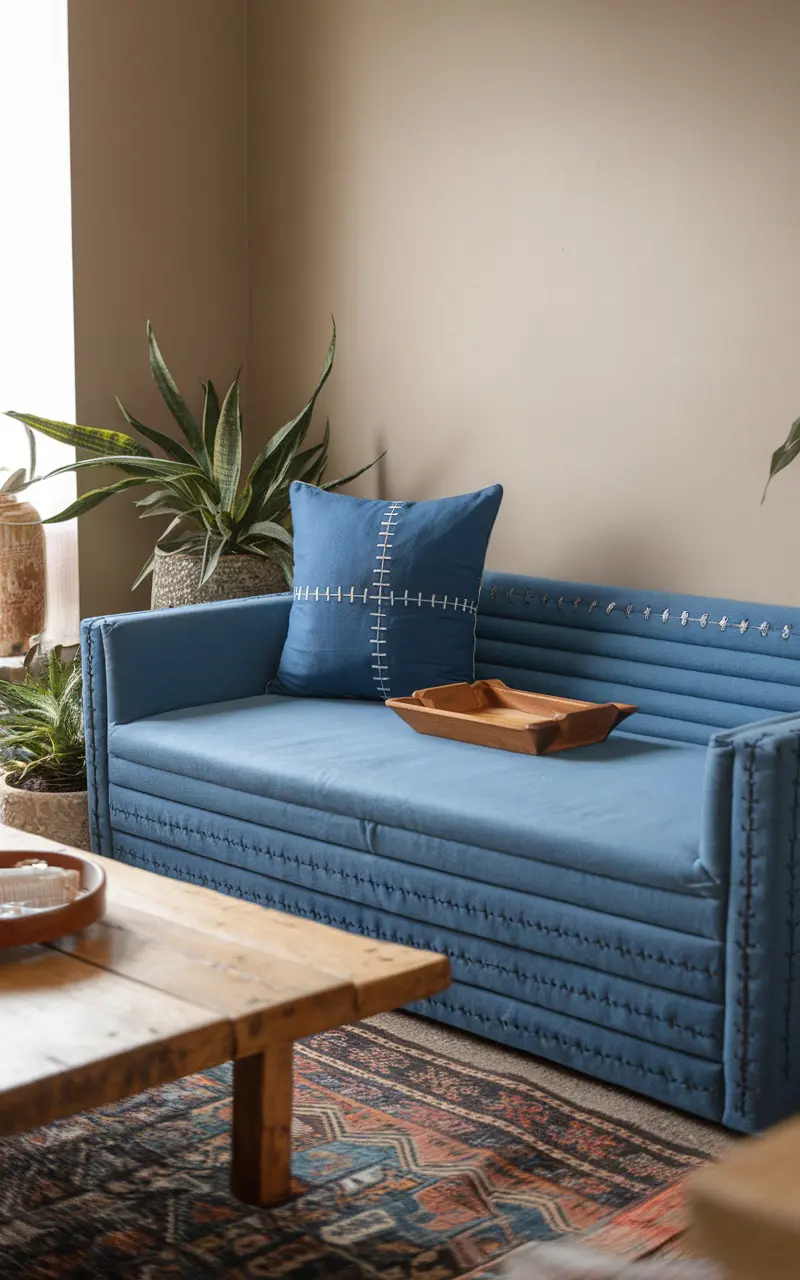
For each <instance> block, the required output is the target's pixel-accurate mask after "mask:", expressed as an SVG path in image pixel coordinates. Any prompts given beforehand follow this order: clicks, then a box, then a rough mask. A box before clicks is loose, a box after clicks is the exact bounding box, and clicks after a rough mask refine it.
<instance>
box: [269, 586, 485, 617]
mask: <svg viewBox="0 0 800 1280" xmlns="http://www.w3.org/2000/svg"><path fill="white" fill-rule="evenodd" d="M377 586H378V584H377V583H373V590H372V591H371V589H370V588H369V587H341V586H339V587H295V589H294V598H295V600H326V601H331V600H333V601H335V602H337V603H339V604H342V603H349V604H377V605H378V608H379V609H380V608H381V607H382V606H383V605H385V604H391V605H398V604H402V605H405V606H406V607H407V606H408V605H410V604H411V605H417V607H418V608H421V607H422V605H429V606H430V607H431V609H439V608H441V609H454V610H459V609H460V610H461V612H462V613H477V611H478V606H477V604H476V602H475V601H474V600H467V599H466V597H465V598H464V599H463V600H462V599H461V598H460V597H459V596H453V597H452V598H451V597H450V596H441V597H440V596H436V595H430V596H426V595H423V594H422V592H421V591H408V590H405V591H393V590H392V589H391V587H390V588H389V589H388V590H386V589H385V588H384V589H379V590H377V591H375V590H374V588H376V587H377Z"/></svg>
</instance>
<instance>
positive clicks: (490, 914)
mask: <svg viewBox="0 0 800 1280" xmlns="http://www.w3.org/2000/svg"><path fill="white" fill-rule="evenodd" d="M110 812H111V813H112V814H116V815H118V816H119V817H121V818H133V819H134V820H136V821H145V822H151V823H153V824H154V825H155V826H160V827H166V828H167V830H169V831H181V832H183V833H184V835H189V836H203V835H205V834H207V833H205V832H202V831H198V830H197V829H196V828H192V827H187V826H185V825H184V824H182V823H179V822H170V821H168V820H167V819H165V818H155V817H146V816H145V815H143V814H141V813H134V812H132V811H131V810H130V809H122V808H120V806H119V805H111V806H110ZM144 838H145V839H146V838H147V837H144ZM213 839H214V840H215V841H217V842H218V843H220V844H227V845H230V846H232V847H233V848H236V849H242V850H244V851H245V852H249V853H260V854H263V853H264V852H265V850H264V849H263V848H259V846H258V845H254V844H248V843H247V842H246V841H243V840H234V839H233V838H232V837H230V836H226V835H222V834H220V835H214V837H213ZM267 852H268V853H269V856H270V857H271V858H274V859H275V860H276V861H278V862H282V863H284V864H286V863H290V864H291V865H293V866H296V867H298V869H299V868H301V867H305V868H306V869H307V870H308V871H324V872H325V873H326V874H327V875H332V876H339V878H340V879H342V880H350V881H352V882H353V883H354V884H368V885H369V886H370V887H371V888H373V889H383V890H384V891H385V892H386V893H388V894H399V895H400V896H401V897H403V898H414V899H416V901H418V902H433V903H435V904H436V906H440V907H449V908H450V910H452V911H462V912H464V913H465V914H466V915H482V916H484V917H485V918H486V919H487V920H500V921H501V922H502V923H503V924H517V925H523V926H524V927H525V928H526V929H535V930H536V932H537V933H544V934H547V935H549V936H552V937H556V938H569V939H570V941H573V942H579V943H581V944H582V945H584V946H590V947H598V948H599V949H600V950H601V951H614V952H616V954H617V955H620V956H622V957H624V958H629V957H632V958H634V959H636V960H650V961H652V962H653V963H654V964H659V965H663V966H665V967H667V968H670V969H683V970H684V972H686V973H697V974H702V975H703V976H704V977H708V978H716V977H717V976H718V974H717V970H716V969H711V968H709V967H708V966H702V965H693V964H690V963H689V962H688V961H687V960H673V959H672V957H671V956H657V955H654V954H653V953H652V952H649V951H645V950H644V949H643V948H639V949H638V950H636V949H634V948H633V947H623V946H620V944H619V943H611V942H606V941H605V940H604V939H603V938H586V937H584V936H583V935H582V934H580V933H575V932H574V931H572V930H569V929H560V928H552V927H551V926H550V925H546V924H543V923H542V922H541V920H526V919H525V918H524V917H517V918H516V919H514V918H513V917H512V916H507V915H505V914H504V913H503V912H502V911H487V910H486V908H485V907H484V908H481V907H473V906H470V905H469V903H458V902H450V901H449V900H448V899H447V898H434V897H432V896H431V895H430V894H427V893H418V892H416V891H415V890H413V889H403V888H401V887H400V886H399V885H390V884H386V883H384V882H382V881H380V880H373V879H372V877H371V876H359V875H356V874H355V873H354V872H352V871H340V870H337V869H336V868H335V867H328V866H326V865H325V864H324V863H312V862H304V861H303V860H302V859H301V858H299V857H297V856H296V855H291V854H286V853H279V852H277V851H272V850H268V851H267ZM197 856H198V857H202V856H203V855H202V854H198V855H197Z"/></svg>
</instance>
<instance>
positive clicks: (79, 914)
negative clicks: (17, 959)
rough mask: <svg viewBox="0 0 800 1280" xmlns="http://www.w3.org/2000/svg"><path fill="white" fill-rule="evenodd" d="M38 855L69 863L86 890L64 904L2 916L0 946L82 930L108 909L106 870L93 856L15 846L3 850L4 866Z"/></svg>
mask: <svg viewBox="0 0 800 1280" xmlns="http://www.w3.org/2000/svg"><path fill="white" fill-rule="evenodd" d="M28 858H37V859H38V860H40V861H42V862H46V863H47V864H48V866H51V867H66V868H67V870H69V871H79V872H80V877H81V889H84V890H85V891H86V892H84V893H82V894H81V895H80V897H79V898H76V899H75V901H74V902H69V903H67V904H66V906H63V907H46V908H45V909H44V910H43V911H32V912H30V914H28V915H23V916H0V948H2V947H24V946H28V945H29V944H30V943H32V942H54V941H55V940H56V938H64V937H66V935H67V934H69V933H79V932H80V930H81V929H86V928H88V927H89V925H90V924H94V923H95V921H96V920H100V919H101V918H102V917H103V915H104V914H105V909H106V873H105V871H104V870H103V868H102V867H99V866H98V865H97V863H96V862H93V861H92V859H91V858H88V857H85V856H84V855H83V854H82V853H75V852H69V853H66V852H64V853H62V852H60V851H59V852H55V851H50V850H48V851H47V852H46V853H39V852H35V851H34V852H31V853H25V852H24V850H21V849H15V850H13V851H11V852H7V851H3V850H0V868H7V867H15V866H16V865H17V863H18V862H22V861H25V860H27V859H28Z"/></svg>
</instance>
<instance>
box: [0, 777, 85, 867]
mask: <svg viewBox="0 0 800 1280" xmlns="http://www.w3.org/2000/svg"><path fill="white" fill-rule="evenodd" d="M0 822H4V823H5V824H6V826H9V827H19V829H20V831H28V832H30V834H31V835H33V836H47V837H48V838H49V839H50V840H57V841H58V843H59V844H68V845H72V847H73V849H88V848H89V797H88V795H87V793H86V792H85V791H21V790H20V788H19V787H10V786H9V785H8V783H7V782H6V780H5V777H4V776H3V774H0Z"/></svg>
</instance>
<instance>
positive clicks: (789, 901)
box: [715, 715, 800, 1128]
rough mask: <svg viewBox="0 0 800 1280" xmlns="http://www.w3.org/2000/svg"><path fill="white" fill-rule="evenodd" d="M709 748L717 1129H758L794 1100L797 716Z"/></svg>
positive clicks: (799, 834) (799, 900)
mask: <svg viewBox="0 0 800 1280" xmlns="http://www.w3.org/2000/svg"><path fill="white" fill-rule="evenodd" d="M720 740H722V741H720ZM715 745H720V746H724V747H726V748H727V749H728V751H729V752H730V753H731V756H732V768H731V843H730V858H731V877H730V899H729V910H728V945H727V967H728V973H729V979H728V990H727V996H726V1008H727V1012H726V1021H727V1029H726V1037H725V1043H726V1053H725V1058H726V1095H727V1105H726V1122H727V1123H729V1124H733V1125H734V1126H735V1127H746V1128H760V1127H762V1126H763V1125H765V1124H769V1123H771V1122H772V1121H773V1120H775V1119H777V1118H778V1115H779V1114H780V1113H781V1112H782V1111H785V1110H786V1109H787V1107H790V1108H791V1109H794V1108H795V1106H796V1104H797V1102H798V1100H800V1098H799V1097H798V1093H799V1086H798V1083H797V1082H794V1075H795V1070H794V1067H795V1063H796V1060H797V1051H798V1044H797V1040H798V1037H800V1026H798V1021H799V1016H800V1008H798V990H797V967H798V963H799V962H800V956H799V955H798V948H797V935H798V929H799V928H800V921H798V906H800V868H798V865H797V863H798V857H799V856H800V843H799V842H800V715H787V716H781V717H775V718H773V719H771V720H766V721H762V722H759V723H757V724H752V725H744V726H742V727H741V728H740V729H737V730H732V731H730V732H728V733H726V734H724V735H723V734H721V735H717V743H716V744H715Z"/></svg>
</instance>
